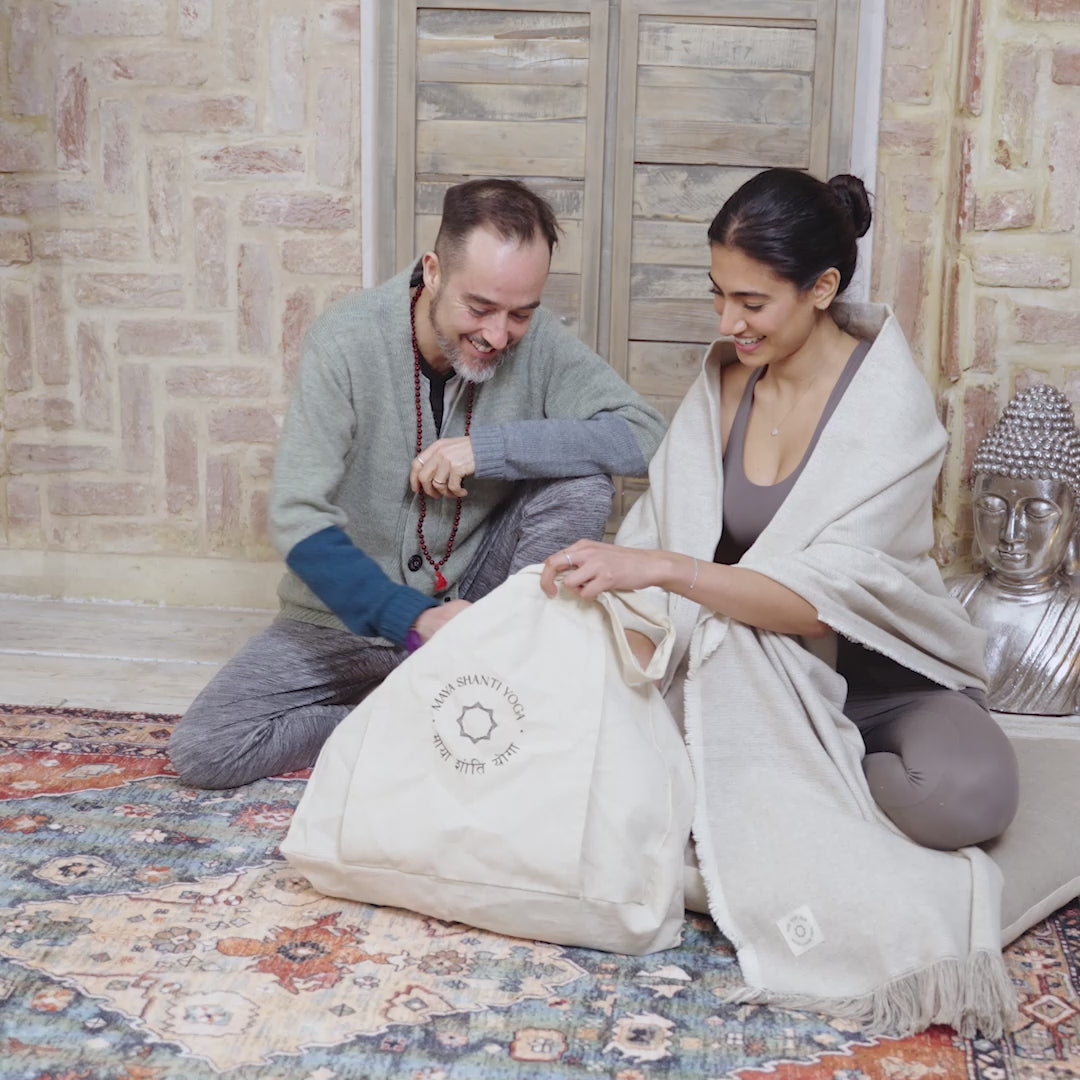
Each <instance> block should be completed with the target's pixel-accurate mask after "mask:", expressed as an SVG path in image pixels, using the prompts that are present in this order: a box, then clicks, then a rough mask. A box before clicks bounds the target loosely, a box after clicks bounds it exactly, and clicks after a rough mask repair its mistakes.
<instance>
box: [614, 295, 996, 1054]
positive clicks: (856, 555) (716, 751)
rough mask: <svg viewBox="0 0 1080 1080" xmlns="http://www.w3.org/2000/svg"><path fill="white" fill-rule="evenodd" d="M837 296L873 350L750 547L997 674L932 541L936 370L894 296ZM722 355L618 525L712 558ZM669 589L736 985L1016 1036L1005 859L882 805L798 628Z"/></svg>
mask: <svg viewBox="0 0 1080 1080" xmlns="http://www.w3.org/2000/svg"><path fill="white" fill-rule="evenodd" d="M837 313H838V321H841V323H842V325H843V324H846V325H847V327H848V329H849V330H850V331H851V332H852V333H853V334H855V335H856V336H858V337H861V338H864V339H867V340H873V341H874V344H873V347H872V348H871V350H870V352H869V353H868V354H867V356H866V357H865V359H864V360H863V363H862V366H861V368H860V369H859V371H858V373H857V374H856V376H855V378H854V380H853V381H852V382H851V384H850V386H849V387H848V389H847V391H846V392H845V394H844V396H843V398H842V399H841V401H840V403H839V405H838V407H837V409H836V411H835V413H834V414H833V416H832V418H831V419H830V421H829V422H828V425H827V426H826V428H825V430H824V432H823V433H822V436H821V439H820V441H819V443H818V445H817V448H816V449H815V450H814V453H813V455H812V457H811V459H810V461H809V462H808V463H807V466H806V469H805V470H804V471H803V473H802V475H801V476H800V478H799V480H798V481H797V482H796V484H795V486H794V488H793V490H792V491H791V493H790V494H789V495H788V497H787V499H786V500H785V501H784V503H783V505H782V506H781V508H780V509H779V511H778V512H777V514H776V516H775V518H774V519H773V521H772V523H771V524H770V525H769V527H768V528H767V529H766V530H765V532H764V533H762V535H761V537H760V538H759V539H758V541H757V543H755V544H754V546H753V547H752V548H751V549H750V550H749V551H748V552H747V553H746V555H745V557H744V558H743V560H742V562H741V565H742V566H745V567H748V568H750V569H753V570H757V571H759V572H761V573H762V574H766V575H768V576H769V577H771V578H773V579H775V580H776V581H779V582H781V583H782V584H784V585H787V586H788V587H789V588H791V589H793V590H794V591H795V592H797V593H799V594H800V595H801V596H803V597H805V598H806V599H807V600H808V601H809V602H810V603H812V604H813V605H814V606H815V607H816V608H817V610H818V614H819V617H820V618H821V620H822V621H823V622H825V623H827V624H828V625H829V626H831V627H832V628H833V629H834V630H836V631H837V632H839V633H841V634H844V635H845V636H847V637H850V638H852V639H854V640H855V641H858V642H862V643H863V644H865V645H867V646H869V647H870V648H872V649H875V650H877V651H879V652H882V653H884V654H886V655H888V656H891V657H893V658H894V659H896V660H898V661H899V662H901V663H902V664H904V665H905V666H907V667H908V668H910V669H912V670H914V671H918V672H921V673H922V674H924V675H926V676H928V677H930V678H932V679H934V680H935V681H937V682H939V683H941V684H942V685H944V686H948V687H953V688H958V687H962V686H981V685H982V677H981V672H982V650H983V640H984V639H983V637H982V636H981V634H980V632H978V631H976V630H974V629H973V627H972V626H971V625H970V623H969V622H968V619H967V617H966V615H965V614H964V612H963V609H962V608H961V607H960V605H959V603H957V602H956V601H955V600H953V599H951V598H950V597H949V596H948V593H947V592H946V590H945V588H944V586H943V585H942V582H941V577H940V575H939V573H938V570H937V567H936V566H935V565H934V563H933V562H932V561H931V559H930V558H929V556H928V554H927V552H928V549H929V547H930V545H931V543H932V539H933V536H932V523H931V509H930V494H931V491H932V488H933V485H934V482H935V478H936V476H937V473H938V470H939V468H940V465H941V461H942V455H943V450H944V443H945V436H944V432H943V431H942V428H941V426H940V424H939V423H938V420H937V416H936V413H935V410H934V403H933V399H932V396H931V393H930V390H929V387H928V386H927V385H926V382H925V381H924V379H923V377H922V375H921V373H920V372H919V371H918V369H917V368H916V367H915V364H914V363H913V361H912V359H911V355H910V352H909V350H908V347H907V343H906V342H905V340H904V337H903V334H902V333H901V331H900V329H899V327H898V325H897V322H896V319H895V318H894V317H893V316H892V315H891V313H890V312H889V311H888V310H887V309H885V308H882V307H879V306H877V305H838V307H837ZM720 352H721V349H720V347H719V346H717V345H714V346H713V348H712V349H710V351H709V354H708V356H707V357H706V360H705V365H704V370H703V371H702V373H701V375H700V376H699V377H698V379H697V381H696V382H695V383H694V385H693V387H692V388H691V389H690V391H689V393H688V394H687V396H686V399H685V400H684V402H683V403H682V405H681V406H680V408H679V411H678V413H677V414H676V416H675V419H674V421H673V422H672V425H671V430H670V431H669V432H668V435H667V438H666V439H665V441H664V443H663V444H662V446H661V447H660V450H659V451H658V452H657V454H656V456H655V458H654V459H653V462H652V466H651V468H650V470H649V480H650V490H649V492H648V493H647V494H646V495H644V496H643V497H642V498H641V499H640V500H639V501H638V503H637V504H636V505H635V506H634V508H633V509H632V510H631V512H630V514H629V516H628V517H627V520H626V522H625V524H624V525H623V527H622V529H621V530H620V532H619V535H618V537H617V543H620V544H626V545H630V546H634V547H660V548H666V549H669V550H674V551H681V552H686V553H688V554H691V555H695V556H697V557H698V558H699V559H711V558H712V555H713V551H714V548H715V546H716V542H717V539H718V536H719V523H720V521H721V507H722V494H723V493H722V472H721V434H720V367H721V358H720ZM666 603H667V605H668V610H669V614H670V615H671V617H672V620H673V621H674V623H675V626H676V629H677V631H678V638H677V645H676V652H675V655H674V657H673V659H672V662H671V665H670V667H669V669H668V675H667V680H666V682H665V684H664V689H665V696H666V698H667V701H668V704H669V705H670V706H671V708H672V710H673V711H674V712H675V714H676V715H677V716H681V717H682V719H683V722H684V724H685V729H686V734H687V741H688V744H689V746H690V756H691V761H692V763H693V766H694V772H695V775H696V779H697V808H696V811H695V818H694V837H695V840H696V843H697V854H698V859H699V862H700V865H701V871H702V876H703V878H704V881H705V885H706V889H707V892H708V897H709V907H710V910H711V912H712V914H713V917H714V918H715V919H716V922H717V924H718V925H719V927H720V929H721V930H722V931H723V932H724V933H725V934H726V935H727V936H728V938H729V939H730V940H731V941H732V943H733V944H734V945H735V947H736V949H737V950H738V955H739V963H740V966H741V969H742V973H743V977H744V979H745V981H746V984H747V986H746V988H745V989H743V990H741V991H738V992H737V993H736V994H735V995H734V998H735V999H737V1000H740V1001H748V1002H769V1003H773V1004H779V1005H783V1006H788V1007H792V1008H808V1009H815V1010H819V1011H822V1012H828V1013H831V1014H834V1015H843V1016H851V1017H854V1018H856V1019H858V1020H859V1021H860V1022H862V1023H863V1024H864V1025H865V1026H867V1027H869V1028H872V1029H873V1030H875V1031H879V1032H889V1033H908V1032H912V1031H916V1030H920V1029H922V1028H924V1027H927V1026H928V1025H930V1024H933V1023H944V1024H949V1025H951V1026H953V1027H954V1028H956V1029H957V1031H959V1032H961V1033H962V1034H965V1035H969V1036H970V1035H973V1034H974V1033H975V1031H976V1029H978V1030H979V1031H981V1032H983V1033H984V1034H985V1035H987V1036H991V1037H993V1036H996V1035H998V1034H1000V1032H1001V1031H1002V1029H1003V1026H1004V1025H1005V1024H1006V1023H1008V1022H1009V1020H1010V1019H1011V1017H1012V1012H1013V1007H1014V1003H1013V993H1012V989H1011V986H1010V983H1009V980H1008V977H1007V975H1006V972H1005V968H1004V965H1003V963H1002V959H1001V952H1000V941H1001V930H1000V927H1001V922H1000V918H999V907H1000V893H1001V877H1000V873H999V871H998V870H997V868H996V867H995V865H994V864H993V863H992V862H991V860H990V859H989V857H988V856H987V855H986V854H985V853H984V852H983V851H981V850H980V849H978V848H967V849H964V850H962V851H960V852H956V853H944V852H939V851H933V850H930V849H928V848H924V847H921V846H919V845H917V844H915V843H914V842H912V841H910V840H908V839H907V838H906V837H905V836H903V835H901V834H900V833H899V832H898V830H897V829H896V828H895V827H894V826H893V825H892V824H891V823H890V822H889V821H888V820H887V819H886V818H885V817H884V815H883V814H882V813H881V812H880V811H879V810H878V809H877V807H876V805H875V803H874V801H873V799H872V798H871V795H870V792H869V790H868V787H867V784H866V781H865V779H864V776H863V772H862V767H861V759H862V755H863V745H862V739H861V737H860V735H859V733H858V731H857V730H856V728H855V726H854V725H853V724H852V723H851V722H850V721H849V720H847V719H846V718H845V717H844V716H843V714H842V712H841V708H842V705H843V701H844V696H845V689H846V688H845V683H844V680H843V679H842V678H841V677H840V676H838V675H837V674H836V673H835V671H834V670H833V669H832V667H831V666H830V665H829V664H828V663H826V662H825V661H824V660H822V659H819V658H818V657H817V656H815V655H814V654H812V653H811V652H810V651H808V649H807V648H806V647H804V644H803V642H801V641H800V640H799V639H797V638H793V637H791V636H788V635H783V634H776V633H772V632H768V631H759V630H755V629H753V628H750V627H748V626H746V625H745V624H741V623H737V622H734V621H731V620H729V619H727V618H724V617H720V616H716V615H714V614H712V613H711V612H709V611H706V610H704V609H702V608H700V607H699V606H698V605H697V604H694V603H691V602H690V601H687V600H686V599H684V598H682V597H679V596H675V595H670V596H667V597H666ZM820 643H821V642H820V641H819V642H818V644H820ZM819 651H820V650H819Z"/></svg>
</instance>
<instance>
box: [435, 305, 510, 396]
mask: <svg viewBox="0 0 1080 1080" xmlns="http://www.w3.org/2000/svg"><path fill="white" fill-rule="evenodd" d="M438 307H439V296H438V294H436V295H435V296H433V297H432V299H431V306H430V307H429V308H428V321H429V322H430V323H431V332H432V333H433V334H434V335H435V341H436V342H437V343H438V346H439V349H440V351H441V352H442V354H443V356H444V357H445V359H446V360H448V361H449V363H450V366H451V367H452V368H453V369H454V372H455V374H457V375H460V376H461V378H462V379H463V380H464V381H465V382H470V383H475V384H476V385H479V384H480V383H486V382H487V381H488V380H489V379H490V378H491V377H492V376H493V375H494V374H495V372H496V371H497V370H498V367H499V365H500V364H501V363H502V362H503V360H505V359H506V356H507V354H508V352H509V350H508V349H500V350H499V351H497V352H493V353H492V354H491V355H490V356H488V357H485V358H484V359H479V358H478V357H474V356H466V355H465V353H464V352H463V351H462V348H461V344H460V343H459V342H458V341H457V340H452V339H451V338H449V337H447V336H446V334H444V333H443V332H442V330H440V329H439V324H438V323H437V322H436V321H435V314H436V312H437V311H438ZM470 336H471V337H474V338H477V339H478V340H480V341H483V342H484V344H485V345H487V344H489V343H488V342H487V341H486V340H485V339H484V337H483V335H482V334H472V335H470Z"/></svg>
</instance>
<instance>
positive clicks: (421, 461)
mask: <svg viewBox="0 0 1080 1080" xmlns="http://www.w3.org/2000/svg"><path fill="white" fill-rule="evenodd" d="M416 460H417V461H419V462H420V464H421V465H423V464H424V459H423V458H422V457H421V456H420V455H419V454H417V455H416Z"/></svg>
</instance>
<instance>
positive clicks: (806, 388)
mask: <svg viewBox="0 0 1080 1080" xmlns="http://www.w3.org/2000/svg"><path fill="white" fill-rule="evenodd" d="M820 374H821V372H820V371H818V372H816V373H815V374H814V376H813V377H812V378H811V379H810V381H809V382H808V383H807V384H806V385H805V386H804V387H803V388H802V390H801V391H800V392H799V396H798V397H797V398H796V399H795V401H794V403H793V404H792V406H791V408H790V409H788V411H787V412H786V413H784V415H783V416H782V417H781V418H780V421H779V422H778V423H777V424H775V425H773V428H772V430H771V431H770V432H769V434H770V435H772V436H773V437H774V438H775V437H776V436H777V435H779V434H780V429H781V428H782V427H783V426H784V425H785V424H786V423H787V422H788V419H789V418H790V416H791V414H792V413H793V412H794V411H795V410H796V409H797V408H798V407H799V402H801V401H802V399H803V398H804V397H806V395H807V394H808V393H810V387H812V386H813V385H814V383H816V382H817V377H818V375H820Z"/></svg>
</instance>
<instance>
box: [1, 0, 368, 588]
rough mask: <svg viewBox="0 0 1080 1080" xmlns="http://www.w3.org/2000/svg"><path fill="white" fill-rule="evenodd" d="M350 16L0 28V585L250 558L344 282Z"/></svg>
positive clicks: (340, 1)
mask: <svg viewBox="0 0 1080 1080" xmlns="http://www.w3.org/2000/svg"><path fill="white" fill-rule="evenodd" d="M359 22H360V19H359V0H352V2H349V0H58V2H49V3H44V2H42V0H10V2H9V3H7V4H6V5H4V7H3V8H2V9H0V377H2V390H0V395H2V406H3V421H4V435H3V440H2V446H0V455H2V457H0V546H5V545H6V547H7V548H8V551H7V568H8V571H9V573H8V574H7V575H5V574H3V573H0V579H2V580H0V586H2V585H4V584H5V583H6V584H8V585H9V587H10V584H11V582H10V578H11V577H13V576H17V574H18V569H19V565H20V564H19V562H18V557H19V553H23V554H24V555H28V553H31V552H33V553H38V554H41V553H46V554H48V553H52V552H82V553H86V554H88V555H89V554H94V553H102V554H105V553H108V554H110V555H112V556H124V555H126V556H128V558H129V559H130V557H131V556H139V557H140V559H145V558H149V559H150V560H151V564H152V565H154V566H155V569H154V571H153V572H152V573H148V577H149V578H151V579H153V578H155V577H156V578H157V579H158V585H155V584H154V583H153V581H152V580H151V582H150V583H149V585H148V586H147V587H146V590H145V591H147V592H149V593H150V595H151V596H154V595H162V593H161V592H159V591H158V586H161V587H162V589H163V592H164V594H165V595H169V596H170V597H174V598H175V597H176V596H177V591H176V589H173V588H166V587H164V585H163V583H162V582H161V576H162V575H165V576H170V575H172V576H175V575H176V574H182V573H183V572H185V570H184V568H185V567H187V568H188V569H190V566H188V564H186V563H185V562H184V560H185V559H187V558H189V557H202V561H205V557H207V556H210V557H215V558H219V559H220V558H228V559H235V560H239V561H240V563H241V564H243V563H248V562H259V561H262V560H267V561H271V560H272V558H273V556H272V552H271V550H270V548H269V545H268V543H267V540H266V505H267V488H268V483H269V475H270V467H271V463H272V456H273V447H274V443H275V441H276V438H277V433H278V430H279V425H280V419H281V416H282V414H283V410H284V406H285V402H286V400H287V388H288V381H289V376H290V372H291V370H292V367H293V365H294V364H295V363H296V359H297V351H298V346H299V342H300V339H301V336H302V334H303V332H304V329H305V328H306V326H307V324H308V323H309V321H310V320H311V319H312V318H313V316H314V315H315V314H316V313H317V312H318V311H319V310H321V309H322V308H323V307H324V306H325V305H326V304H327V303H328V302H329V301H330V300H332V299H334V298H335V297H337V296H338V295H340V294H342V293H344V292H346V291H348V290H350V289H353V288H356V287H358V285H359V281H360V277H359V275H360V232H359V225H360V199H359V161H358V152H359V150H358V148H359V130H358V127H359V125H358V116H359V72H358V59H359V46H358V42H359ZM0 554H3V553H0ZM156 557H160V560H161V561H160V562H159V561H157V558H156ZM24 564H25V560H24ZM25 565H29V564H25ZM34 565H37V564H34ZM114 566H115V568H116V571H117V572H122V571H123V568H124V563H123V561H122V560H120V561H116V560H114ZM275 573H276V571H275ZM42 575H44V577H45V578H47V577H48V576H49V575H48V570H47V568H46V569H42V571H41V574H39V575H38V576H39V577H41V576H42ZM71 576H72V577H74V576H77V575H76V574H74V573H73V574H72V575H71ZM106 576H108V575H106ZM68 586H70V587H71V588H72V589H74V590H75V591H79V586H78V584H77V582H75V581H73V580H72V581H65V582H62V583H61V584H60V586H59V589H60V590H66V589H67V587H68ZM96 587H99V588H100V587H102V586H100V585H98V586H96ZM45 591H58V590H57V589H56V588H55V587H47V588H46V590H45ZM136 593H138V589H137V590H136ZM121 594H123V590H122V589H121ZM180 595H183V594H182V591H181V592H180ZM193 595H196V594H193ZM199 598H200V599H205V597H203V596H200V597H199ZM271 600H272V594H267V595H266V596H265V602H266V603H268V604H269V603H270V602H271Z"/></svg>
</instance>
